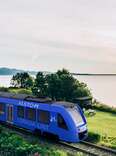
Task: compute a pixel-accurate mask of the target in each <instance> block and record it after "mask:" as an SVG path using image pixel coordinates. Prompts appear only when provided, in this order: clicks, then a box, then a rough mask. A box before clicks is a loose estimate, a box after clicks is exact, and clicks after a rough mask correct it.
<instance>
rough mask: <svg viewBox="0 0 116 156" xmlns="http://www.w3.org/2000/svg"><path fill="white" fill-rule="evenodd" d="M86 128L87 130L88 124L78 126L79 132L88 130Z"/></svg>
mask: <svg viewBox="0 0 116 156" xmlns="http://www.w3.org/2000/svg"><path fill="white" fill-rule="evenodd" d="M86 130H87V126H86V125H84V126H81V127H79V128H78V132H79V133H80V132H84V131H86Z"/></svg>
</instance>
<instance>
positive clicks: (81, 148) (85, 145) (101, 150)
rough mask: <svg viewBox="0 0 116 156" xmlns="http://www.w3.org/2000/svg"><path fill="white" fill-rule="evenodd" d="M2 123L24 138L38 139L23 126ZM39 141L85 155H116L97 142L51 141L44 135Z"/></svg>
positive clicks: (115, 151)
mask: <svg viewBox="0 0 116 156" xmlns="http://www.w3.org/2000/svg"><path fill="white" fill-rule="evenodd" d="M2 125H3V126H4V127H6V128H8V129H9V128H10V129H11V130H13V131H15V133H16V134H19V135H21V136H23V137H24V138H26V139H28V138H29V137H30V138H32V136H33V137H35V138H36V139H37V136H35V135H34V134H33V133H32V132H31V131H28V130H26V129H23V128H18V127H16V126H9V125H6V124H4V123H2ZM38 140H39V143H40V142H41V143H42V144H44V143H48V144H49V143H50V144H53V145H55V146H56V147H61V148H62V149H67V150H68V151H72V152H82V153H83V154H85V155H88V156H116V150H113V149H110V148H107V147H103V146H98V145H96V144H92V143H90V142H86V141H82V142H81V143H77V144H74V143H71V144H69V143H66V142H62V141H59V142H58V141H51V140H47V139H45V138H43V137H39V139H38Z"/></svg>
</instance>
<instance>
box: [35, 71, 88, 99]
mask: <svg viewBox="0 0 116 156" xmlns="http://www.w3.org/2000/svg"><path fill="white" fill-rule="evenodd" d="M32 92H33V94H34V95H36V96H39V97H44V96H48V97H50V98H52V99H53V100H66V101H73V99H75V98H77V97H82V96H90V95H91V93H90V91H89V89H88V88H87V85H86V84H84V83H81V82H79V81H78V80H77V79H75V78H74V77H73V76H72V74H70V73H69V71H68V70H66V69H62V70H58V71H57V72H56V73H54V74H48V75H43V73H42V72H39V73H38V74H37V76H36V79H35V83H34V87H33V89H32Z"/></svg>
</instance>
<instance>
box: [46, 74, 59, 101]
mask: <svg viewBox="0 0 116 156" xmlns="http://www.w3.org/2000/svg"><path fill="white" fill-rule="evenodd" d="M46 82H47V94H48V96H49V97H51V98H52V99H53V100H60V95H61V93H60V88H61V80H60V78H59V76H58V75H57V74H49V75H47V76H46Z"/></svg>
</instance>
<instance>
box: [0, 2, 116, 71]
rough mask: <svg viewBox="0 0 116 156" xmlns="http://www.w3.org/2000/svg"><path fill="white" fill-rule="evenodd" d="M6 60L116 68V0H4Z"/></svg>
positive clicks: (43, 66) (2, 59)
mask: <svg viewBox="0 0 116 156" xmlns="http://www.w3.org/2000/svg"><path fill="white" fill-rule="evenodd" d="M2 66H5V67H11V68H20V69H28V70H47V71H56V70H57V69H59V68H63V67H64V68H67V69H69V70H70V71H72V72H81V73H83V72H88V73H93V72H94V73H116V1H115V0H42V1H40V0H4V1H0V67H2Z"/></svg>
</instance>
